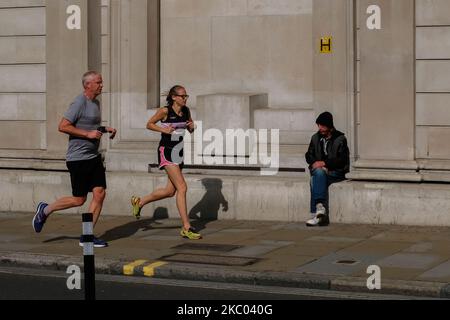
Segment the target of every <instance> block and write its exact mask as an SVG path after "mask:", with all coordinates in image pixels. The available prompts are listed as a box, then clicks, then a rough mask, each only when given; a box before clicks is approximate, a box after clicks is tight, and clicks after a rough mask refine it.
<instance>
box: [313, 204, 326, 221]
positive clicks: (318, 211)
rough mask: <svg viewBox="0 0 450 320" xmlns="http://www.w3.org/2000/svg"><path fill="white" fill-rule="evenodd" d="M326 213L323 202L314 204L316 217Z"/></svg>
mask: <svg viewBox="0 0 450 320" xmlns="http://www.w3.org/2000/svg"><path fill="white" fill-rule="evenodd" d="M326 214H327V210H326V209H325V207H324V206H323V204H321V203H318V204H317V205H316V217H317V218H321V217H323V216H325V215H326Z"/></svg>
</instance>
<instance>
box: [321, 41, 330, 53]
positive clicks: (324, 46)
mask: <svg viewBox="0 0 450 320" xmlns="http://www.w3.org/2000/svg"><path fill="white" fill-rule="evenodd" d="M331 40H332V38H331V37H323V38H321V39H320V53H331Z"/></svg>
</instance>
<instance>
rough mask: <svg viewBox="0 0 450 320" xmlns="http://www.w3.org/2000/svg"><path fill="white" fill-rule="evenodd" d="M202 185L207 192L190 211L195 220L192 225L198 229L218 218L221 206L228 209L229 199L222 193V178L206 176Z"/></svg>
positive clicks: (225, 209) (225, 210)
mask: <svg viewBox="0 0 450 320" xmlns="http://www.w3.org/2000/svg"><path fill="white" fill-rule="evenodd" d="M202 185H203V186H204V187H205V189H206V193H205V195H204V196H203V198H202V199H201V200H200V202H199V203H197V204H196V205H195V206H194V207H193V208H192V209H191V211H189V218H191V219H193V220H195V221H193V223H192V225H193V227H194V228H195V229H196V230H198V231H200V230H203V229H205V227H206V224H207V223H208V222H210V221H216V220H218V218H219V210H220V207H221V206H222V210H223V211H224V212H227V211H228V201H227V200H226V199H225V197H224V195H223V194H222V187H223V182H222V180H220V179H214V178H206V179H203V180H202Z"/></svg>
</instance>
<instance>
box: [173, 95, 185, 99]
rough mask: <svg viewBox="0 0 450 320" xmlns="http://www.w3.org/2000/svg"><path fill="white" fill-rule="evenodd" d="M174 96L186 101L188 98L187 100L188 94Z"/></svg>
mask: <svg viewBox="0 0 450 320" xmlns="http://www.w3.org/2000/svg"><path fill="white" fill-rule="evenodd" d="M174 96H175V97H181V98H183V99H188V98H189V95H188V94H175V95H174Z"/></svg>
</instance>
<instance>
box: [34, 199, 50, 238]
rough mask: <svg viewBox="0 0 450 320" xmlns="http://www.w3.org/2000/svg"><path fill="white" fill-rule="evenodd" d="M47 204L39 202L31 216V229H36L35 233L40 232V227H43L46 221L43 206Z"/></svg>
mask: <svg viewBox="0 0 450 320" xmlns="http://www.w3.org/2000/svg"><path fill="white" fill-rule="evenodd" d="M47 206H48V204H47V203H45V202H39V204H38V206H37V208H36V214H35V215H34V218H33V222H32V225H33V229H34V231H36V233H40V232H41V231H42V228H43V227H44V224H45V221H47V216H46V215H45V213H44V209H45V207H47Z"/></svg>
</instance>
